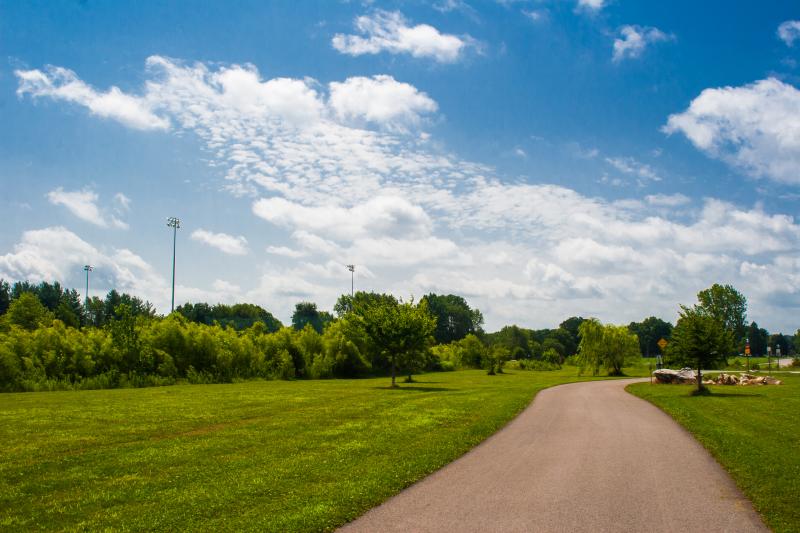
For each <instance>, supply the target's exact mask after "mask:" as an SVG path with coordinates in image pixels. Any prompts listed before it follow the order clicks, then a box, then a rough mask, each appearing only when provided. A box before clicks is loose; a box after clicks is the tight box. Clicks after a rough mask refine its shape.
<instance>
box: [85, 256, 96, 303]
mask: <svg viewBox="0 0 800 533" xmlns="http://www.w3.org/2000/svg"><path fill="white" fill-rule="evenodd" d="M83 269H84V270H85V271H86V299H85V300H84V302H85V303H84V305H85V306H86V307H87V308H88V307H89V272H91V271H92V270H94V267H93V266H92V265H84V266H83Z"/></svg>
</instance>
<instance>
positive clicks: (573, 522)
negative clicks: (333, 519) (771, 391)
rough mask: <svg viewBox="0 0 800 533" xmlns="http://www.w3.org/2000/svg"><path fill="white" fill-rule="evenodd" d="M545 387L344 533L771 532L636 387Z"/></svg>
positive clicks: (717, 469)
mask: <svg viewBox="0 0 800 533" xmlns="http://www.w3.org/2000/svg"><path fill="white" fill-rule="evenodd" d="M633 381H635V380H622V381H617V380H615V381H595V382H584V383H573V384H569V385H561V386H558V387H553V388H550V389H546V390H543V391H541V392H540V393H539V394H538V395H537V396H536V400H535V401H534V402H533V403H532V404H531V405H530V406H529V407H528V408H527V409H525V410H524V411H523V412H522V413H521V414H520V415H519V416H518V417H517V418H515V419H514V420H513V421H512V422H511V423H509V424H508V425H507V426H506V427H505V428H503V429H502V430H500V431H499V432H498V433H496V434H494V435H493V436H492V437H490V438H489V439H487V440H486V441H484V442H483V443H482V444H480V445H479V446H477V447H476V448H474V449H473V450H471V451H470V452H469V453H467V454H466V455H464V456H463V457H461V458H460V459H458V460H456V461H454V462H452V463H450V464H449V465H447V466H445V467H444V468H442V469H441V470H439V471H437V472H435V473H434V474H432V475H430V476H428V477H427V478H425V479H423V480H422V481H420V482H418V483H417V484H415V485H413V486H411V487H409V488H408V489H406V490H405V491H403V492H401V493H400V494H398V495H397V496H395V497H393V498H391V499H390V500H388V501H386V502H385V503H384V504H382V505H380V506H378V507H376V508H374V509H372V510H371V511H369V512H367V513H366V514H365V515H363V516H362V517H361V518H359V519H357V520H355V521H354V522H351V523H350V524H347V525H346V526H344V528H342V530H341V531H345V532H351V533H352V532H361V531H365V532H376V531H402V532H411V531H431V532H433V531H435V532H445V531H458V532H464V531H482V532H488V531H502V532H511V531H665V532H666V531H669V532H674V531H703V532H711V531H767V529H766V527H765V526H764V524H763V522H762V521H761V519H760V518H759V516H758V515H757V514H756V513H755V511H753V508H752V505H751V504H750V502H749V501H748V500H747V499H746V498H745V497H744V496H743V495H742V494H741V492H740V491H739V490H738V489H737V488H736V486H735V485H734V483H733V481H732V480H731V478H730V477H729V476H728V474H727V473H726V472H725V471H724V470H723V469H722V468H721V467H720V466H719V464H718V463H717V462H716V461H715V460H714V459H713V458H712V457H711V456H710V455H709V454H708V452H707V451H706V450H705V449H704V448H703V447H702V446H701V445H700V444H699V443H698V442H697V441H696V440H695V439H694V438H693V437H692V436H691V435H690V434H689V433H688V432H687V431H685V430H684V429H683V428H682V427H680V426H679V425H678V424H677V423H676V422H675V421H673V420H672V419H671V418H670V417H669V416H667V415H666V414H664V413H663V412H661V411H660V410H659V409H657V408H656V407H654V406H652V405H651V404H649V403H647V402H645V401H644V400H641V399H639V398H637V397H635V396H633V395H631V394H628V393H627V392H625V390H624V388H625V386H626V385H627V384H629V383H632V382H633Z"/></svg>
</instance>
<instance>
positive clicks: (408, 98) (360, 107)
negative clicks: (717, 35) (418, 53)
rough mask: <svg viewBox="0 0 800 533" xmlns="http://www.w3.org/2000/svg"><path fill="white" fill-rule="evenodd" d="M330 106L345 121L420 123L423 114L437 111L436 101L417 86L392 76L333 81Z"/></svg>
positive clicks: (392, 123) (393, 123) (390, 123)
mask: <svg viewBox="0 0 800 533" xmlns="http://www.w3.org/2000/svg"><path fill="white" fill-rule="evenodd" d="M330 106H331V108H332V109H333V111H334V113H336V115H337V116H338V117H339V118H340V119H344V120H354V119H355V120H365V121H368V122H373V123H377V124H385V125H389V126H392V125H396V126H399V127H401V128H402V127H403V126H405V125H416V124H418V123H419V122H420V118H421V115H422V114H425V113H432V112H435V111H436V110H437V105H436V102H434V101H433V100H431V99H430V97H428V95H427V94H425V93H423V92H420V91H419V90H417V88H416V87H414V86H413V85H409V84H408V83H401V82H398V81H396V80H395V79H394V78H393V77H391V76H386V75H379V76H373V77H372V78H365V77H362V76H355V77H352V78H347V79H346V80H345V81H344V82H341V83H338V82H332V83H331V84H330Z"/></svg>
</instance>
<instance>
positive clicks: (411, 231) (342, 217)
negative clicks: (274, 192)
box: [253, 196, 432, 241]
mask: <svg viewBox="0 0 800 533" xmlns="http://www.w3.org/2000/svg"><path fill="white" fill-rule="evenodd" d="M253 212H254V213H255V214H256V215H257V216H259V217H261V218H263V219H264V220H267V221H269V222H272V223H274V224H278V225H281V226H284V227H288V228H298V229H302V230H305V231H309V232H312V233H318V234H322V235H327V236H332V237H334V238H337V239H341V240H346V241H353V240H356V239H359V238H364V237H371V236H388V237H399V236H427V235H428V234H429V233H430V231H431V226H432V222H431V219H430V218H429V217H428V215H427V214H426V213H425V211H424V210H423V209H422V208H421V207H419V206H417V205H413V204H411V203H410V202H409V201H408V200H406V199H404V198H401V197H397V196H379V197H376V198H373V199H371V200H368V201H367V202H365V203H363V204H359V205H355V206H353V207H349V208H348V207H340V206H336V205H319V206H313V207H309V206H305V205H302V204H299V203H295V202H291V201H289V200H286V199H284V198H279V197H273V198H262V199H261V200H258V201H257V202H255V203H254V204H253Z"/></svg>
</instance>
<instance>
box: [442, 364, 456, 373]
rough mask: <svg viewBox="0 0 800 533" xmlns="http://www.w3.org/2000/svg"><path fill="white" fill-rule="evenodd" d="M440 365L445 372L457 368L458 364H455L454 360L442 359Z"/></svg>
mask: <svg viewBox="0 0 800 533" xmlns="http://www.w3.org/2000/svg"><path fill="white" fill-rule="evenodd" d="M440 367H441V369H442V371H443V372H452V371H453V370H455V369H456V365H454V364H453V362H452V361H442V362H441V363H440Z"/></svg>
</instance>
